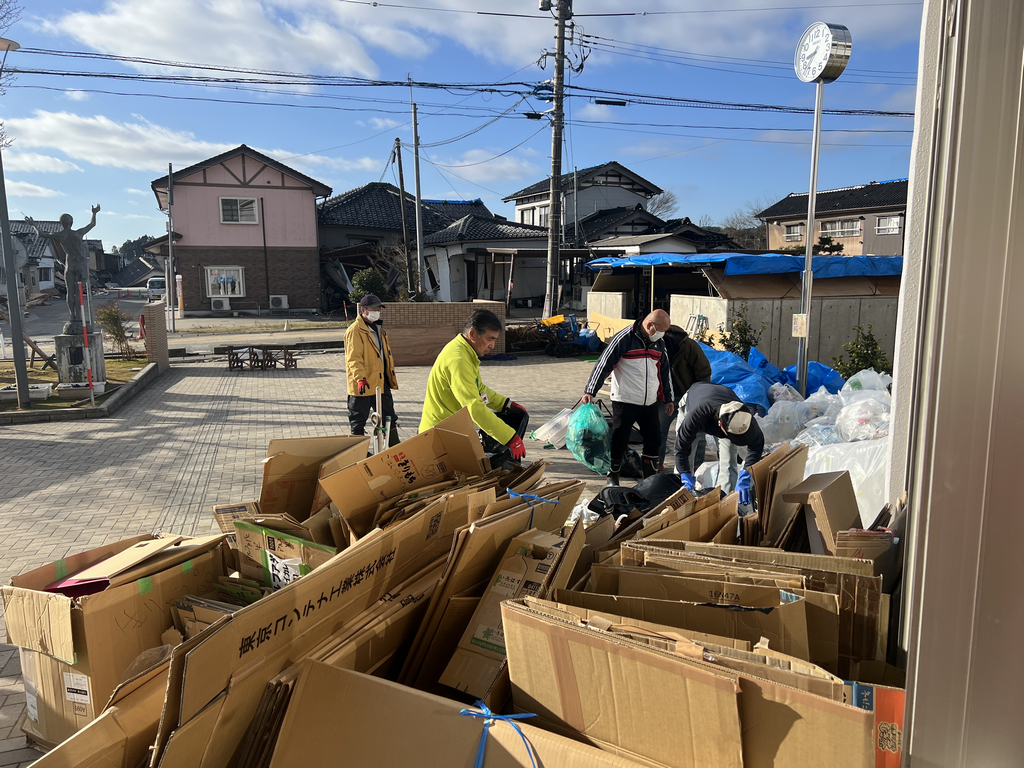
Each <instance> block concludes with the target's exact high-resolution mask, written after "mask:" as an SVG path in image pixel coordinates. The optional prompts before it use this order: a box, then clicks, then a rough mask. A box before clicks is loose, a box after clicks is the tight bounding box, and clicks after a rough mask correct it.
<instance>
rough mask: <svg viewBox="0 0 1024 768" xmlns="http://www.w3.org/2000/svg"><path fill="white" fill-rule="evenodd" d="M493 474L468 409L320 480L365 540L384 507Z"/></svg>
mask: <svg viewBox="0 0 1024 768" xmlns="http://www.w3.org/2000/svg"><path fill="white" fill-rule="evenodd" d="M489 470H490V466H489V463H488V462H487V460H486V458H485V457H484V450H483V446H482V445H481V443H480V439H479V438H478V437H477V436H476V431H475V429H474V426H473V420H472V419H471V418H470V416H469V409H468V408H463V409H462V410H461V411H459V412H458V413H456V414H455V415H454V416H449V417H448V418H447V419H445V420H444V421H442V422H440V423H439V424H437V426H435V427H433V428H432V429H428V430H427V431H426V432H422V433H420V434H418V435H416V436H415V437H412V438H410V439H408V440H406V441H405V442H402V443H399V444H398V445H396V446H394V447H393V448H388V449H387V450H384V451H381V452H380V453H378V454H376V455H375V456H371V457H370V458H368V459H364V460H363V461H360V462H359V463H358V464H355V465H353V466H350V467H348V468H347V469H342V470H340V471H338V472H334V473H333V474H330V475H327V476H326V477H324V478H321V479H320V486H321V487H322V488H323V490H324V492H325V493H326V494H327V495H328V496H329V497H330V500H331V501H333V502H334V503H335V505H337V507H338V509H339V510H340V511H341V514H342V515H343V516H344V517H345V519H346V521H347V522H348V524H349V527H350V528H351V529H352V531H353V532H354V533H355V534H356V536H360V537H361V536H365V535H366V534H367V533H369V532H370V530H371V528H372V525H373V519H374V517H375V514H376V511H377V505H378V504H379V503H380V502H382V501H387V500H388V499H390V498H392V497H394V496H398V495H399V494H401V493H403V492H405V491H411V490H415V489H417V488H422V487H423V486H426V485H430V484H432V483H437V482H440V481H442V480H446V479H449V478H451V477H453V476H454V474H455V472H457V471H458V472H464V473H466V474H468V475H485V474H487V472H488V471H489ZM260 505H261V506H263V502H262V499H261V501H260ZM263 511H264V512H266V511H267V510H266V508H265V507H264V510H263Z"/></svg>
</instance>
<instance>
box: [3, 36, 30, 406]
mask: <svg viewBox="0 0 1024 768" xmlns="http://www.w3.org/2000/svg"><path fill="white" fill-rule="evenodd" d="M0 47H2V48H3V49H4V57H3V60H0V77H3V73H4V64H6V63H7V54H8V53H10V52H11V51H16V50H18V49H19V48H21V46H20V45H18V44H17V43H16V42H14V41H13V40H7V39H6V38H3V37H0ZM0 248H2V249H3V257H4V270H5V271H6V272H7V315H8V317H9V318H10V322H11V347H13V349H14V381H15V384H16V385H17V388H18V407H19V408H29V407H31V405H32V401H31V400H29V394H28V370H27V368H26V367H25V339H24V335H25V334H24V331H23V330H22V327H21V312H22V309H21V288H20V287H19V286H18V276H17V274H15V269H14V245H13V244H12V243H11V221H10V218H9V217H8V215H7V185H6V184H5V183H4V164H3V158H2V157H0Z"/></svg>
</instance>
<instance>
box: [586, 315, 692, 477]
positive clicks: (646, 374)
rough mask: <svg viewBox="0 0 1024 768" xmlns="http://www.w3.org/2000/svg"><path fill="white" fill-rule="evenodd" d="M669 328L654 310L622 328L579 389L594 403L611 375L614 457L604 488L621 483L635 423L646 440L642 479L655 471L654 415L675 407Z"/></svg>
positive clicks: (658, 437)
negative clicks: (667, 347)
mask: <svg viewBox="0 0 1024 768" xmlns="http://www.w3.org/2000/svg"><path fill="white" fill-rule="evenodd" d="M669 325H671V320H669V316H668V313H667V312H665V310H663V309H656V310H654V311H653V312H651V313H650V314H649V315H647V317H645V318H644V319H643V320H637V321H636V322H635V323H633V324H632V325H630V326H627V327H625V328H623V329H622V330H621V331H619V332H618V333H617V334H615V335H614V336H613V337H612V338H611V340H610V341H609V342H608V346H607V347H606V348H605V350H604V352H603V353H602V354H601V357H600V359H599V360H598V361H597V363H596V364H595V365H594V370H593V372H592V373H591V374H590V379H589V381H587V386H586V389H584V391H583V402H585V403H589V402H591V401H592V400H594V397H595V395H597V392H598V390H599V389H601V385H602V384H604V380H605V378H607V376H608V374H611V377H612V445H611V449H612V456H611V471H610V472H609V473H608V485H618V484H619V467H620V466H621V464H622V455H623V453H625V451H626V448H627V446H628V445H629V435H630V432H632V430H633V424H634V423H635V424H636V425H637V426H638V427H639V428H640V434H641V435H642V436H643V438H644V448H643V454H642V455H641V457H640V458H641V462H642V465H643V475H644V477H650V476H651V475H653V474H655V473H656V472H657V471H658V465H657V463H656V462H657V460H658V443H659V441H660V440H661V422H660V421H659V416H658V411H659V410H662V409H663V410H664V411H665V412H666V413H667V414H669V415H671V414H672V412H673V410H674V409H675V405H674V400H675V397H674V396H673V394H672V375H671V373H670V372H669V369H668V355H667V354H666V350H665V342H664V341H662V337H663V336H664V335H665V331H667V330H668V327H669Z"/></svg>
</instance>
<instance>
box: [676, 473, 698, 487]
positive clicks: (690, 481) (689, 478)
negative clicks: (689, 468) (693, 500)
mask: <svg viewBox="0 0 1024 768" xmlns="http://www.w3.org/2000/svg"><path fill="white" fill-rule="evenodd" d="M679 479H680V480H682V481H683V488H685V489H686V490H688V491H692V490H693V486H694V485H695V484H696V482H697V481H696V480H695V479H694V477H693V473H691V472H683V473H682V474H680V475H679Z"/></svg>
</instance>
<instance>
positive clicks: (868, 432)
mask: <svg viewBox="0 0 1024 768" xmlns="http://www.w3.org/2000/svg"><path fill="white" fill-rule="evenodd" d="M836 431H837V432H838V433H839V436H840V437H841V438H842V440H843V442H844V443H854V442H859V441H861V440H878V439H879V438H882V437H885V436H886V435H888V434H889V404H888V403H883V402H881V401H879V400H875V399H874V398H866V399H864V400H855V401H854V402H852V403H850V404H849V405H846V406H843V410H841V411H840V412H839V414H838V415H837V416H836Z"/></svg>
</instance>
